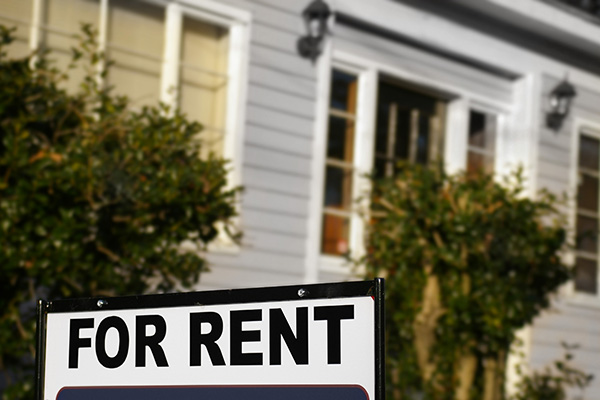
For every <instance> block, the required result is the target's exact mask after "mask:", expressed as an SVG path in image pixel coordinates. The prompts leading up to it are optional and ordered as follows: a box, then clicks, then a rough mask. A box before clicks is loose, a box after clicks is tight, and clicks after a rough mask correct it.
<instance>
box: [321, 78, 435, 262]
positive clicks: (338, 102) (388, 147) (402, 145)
mask: <svg viewBox="0 0 600 400" xmlns="http://www.w3.org/2000/svg"><path fill="white" fill-rule="evenodd" d="M359 81H360V79H359V77H358V75H357V74H353V73H348V72H345V71H342V70H341V69H334V70H333V72H332V79H331V87H330V90H331V94H330V102H329V113H328V133H327V142H326V158H325V171H324V174H325V182H324V184H325V188H324V199H323V215H322V227H321V253H322V254H324V255H332V256H340V255H344V254H345V253H347V252H348V251H349V250H350V243H351V242H353V241H352V240H351V237H352V236H353V233H352V232H351V230H354V229H355V228H356V224H353V223H352V222H353V215H355V214H356V213H354V212H353V208H354V201H355V200H356V192H357V190H356V187H355V186H356V184H357V179H358V178H359V174H358V173H357V164H358V163H359V162H360V161H359V160H358V159H359V157H358V156H357V153H358V152H359V151H360V150H361V149H360V148H359V146H358V143H359V140H358V139H357V123H358V112H357V104H358V100H357V99H358V98H359V97H360V96H359V95H360V93H358V91H359V89H358V88H359V86H360V85H359ZM376 85H377V93H378V94H377V97H376V100H377V101H376V103H375V104H373V106H372V107H374V108H375V110H374V111H375V113H374V115H375V132H374V135H373V133H372V132H371V133H370V134H371V135H372V137H370V142H369V143H370V145H371V146H373V147H374V154H373V159H372V160H371V162H370V165H371V166H372V167H369V168H368V169H372V170H373V172H374V173H375V176H376V177H383V176H390V175H392V174H393V173H394V170H395V168H396V163H397V161H399V160H408V161H410V162H416V163H422V164H426V163H428V162H431V161H433V160H436V159H437V158H439V157H440V156H441V147H442V142H443V134H442V132H443V125H444V119H445V109H446V105H445V103H444V102H443V101H441V100H440V99H439V98H437V97H436V96H434V95H429V94H426V93H424V92H421V91H419V90H413V89H409V88H407V87H405V86H403V85H402V84H398V83H396V82H394V81H392V80H389V79H386V78H380V79H379V82H377V83H376ZM362 143H363V144H364V143H366V142H362ZM354 243H355V242H354Z"/></svg>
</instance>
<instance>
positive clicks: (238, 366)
mask: <svg viewBox="0 0 600 400" xmlns="http://www.w3.org/2000/svg"><path fill="white" fill-rule="evenodd" d="M382 286H383V283H382V281H381V280H376V281H369V282H351V283H339V284H323V285H306V286H294V287H278V288H262V289H241V290H231V291H215V292H195V293H182V294H169V295H152V296H137V297H121V298H108V299H83V300H61V301H57V302H49V303H45V304H43V305H42V307H41V316H40V318H39V320H40V324H41V325H43V326H42V327H41V329H40V330H39V332H40V333H39V337H38V340H39V341H40V344H39V345H38V349H39V351H41V352H42V354H43V357H40V358H39V361H38V362H39V365H38V370H39V373H40V375H41V376H40V377H39V378H38V384H39V388H38V399H40V400H41V399H45V400H74V399H84V398H85V399H86V400H96V399H97V400H101V399H103V400H108V399H110V400H121V399H123V400H124V399H128V400H135V399H138V398H139V399H142V398H143V399H147V398H152V399H165V400H166V399H174V398H175V399H188V398H189V399H192V398H193V399H198V398H219V399H221V400H227V399H232V400H233V399H240V398H244V399H245V400H247V399H250V400H251V399H254V398H256V399H258V398H260V399H262V400H265V399H267V400H268V399H281V398H286V397H287V398H300V397H302V398H305V397H310V398H311V399H312V400H332V399H336V398H339V399H347V400H369V399H378V400H379V399H380V400H383V397H382V396H383V367H382V364H383V343H382V337H381V332H380V330H382V329H381V328H382V304H381V303H382V301H383V288H382Z"/></svg>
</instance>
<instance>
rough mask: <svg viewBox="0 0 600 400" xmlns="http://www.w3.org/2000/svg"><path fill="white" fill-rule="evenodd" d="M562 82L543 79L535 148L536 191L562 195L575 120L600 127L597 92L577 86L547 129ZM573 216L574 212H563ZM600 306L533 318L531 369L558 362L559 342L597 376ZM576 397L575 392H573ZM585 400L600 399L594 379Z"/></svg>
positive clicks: (566, 307) (566, 305)
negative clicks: (566, 108)
mask: <svg viewBox="0 0 600 400" xmlns="http://www.w3.org/2000/svg"><path fill="white" fill-rule="evenodd" d="M559 82H560V79H558V78H556V77H551V76H548V75H544V76H543V77H542V88H541V92H542V93H541V94H542V96H543V99H544V100H543V101H541V102H540V103H541V109H540V110H539V112H540V117H541V118H540V125H541V126H540V136H539V149H538V160H537V163H538V168H537V170H538V178H537V184H538V188H542V187H545V188H547V189H548V190H550V191H552V192H553V193H555V194H557V195H560V194H564V193H568V190H569V189H570V185H571V184H572V183H571V182H570V179H571V175H570V174H571V171H572V169H573V168H576V165H575V163H574V160H572V155H571V154H572V152H571V150H572V149H571V145H572V143H573V141H572V139H573V137H572V135H573V134H579V133H578V132H574V120H575V118H584V119H587V120H591V121H598V122H599V123H600V109H598V104H600V93H596V92H594V91H591V90H589V89H586V88H581V87H577V88H576V90H577V97H576V98H575V101H574V102H573V105H572V108H571V113H570V115H569V117H568V118H567V119H565V121H564V122H563V126H562V127H561V129H560V130H559V131H558V132H555V131H554V130H551V129H549V128H547V127H546V126H545V124H546V122H545V120H546V113H547V111H548V102H547V100H546V99H547V98H548V95H549V93H550V92H551V91H552V89H553V88H554V87H555V86H556V85H557V84H558V83H559ZM564 211H565V212H566V213H569V214H570V213H574V210H564ZM598 337H600V301H597V305H596V306H595V307H594V306H592V307H589V306H584V305H580V304H575V303H573V302H569V300H568V299H563V300H562V301H560V302H555V304H554V306H553V307H552V310H550V311H547V312H544V314H543V315H541V316H540V317H538V318H536V320H535V321H534V324H533V329H532V337H531V339H532V340H531V342H532V345H531V353H530V361H531V367H532V368H534V369H537V370H540V369H542V368H543V367H545V366H547V365H550V364H552V363H553V362H554V361H556V360H558V359H561V358H562V357H563V355H564V351H563V349H562V347H561V342H565V343H568V344H577V345H579V346H580V348H579V349H578V350H576V351H574V354H575V360H574V365H575V366H576V367H578V368H580V369H581V370H583V371H584V372H585V373H588V374H589V373H593V374H595V375H596V376H598V373H600V361H599V360H600V341H598ZM573 393H574V394H575V393H576V392H573ZM585 399H589V400H591V399H594V400H596V399H597V400H600V381H599V380H598V379H595V380H594V381H592V386H591V387H590V388H588V390H586V392H585Z"/></svg>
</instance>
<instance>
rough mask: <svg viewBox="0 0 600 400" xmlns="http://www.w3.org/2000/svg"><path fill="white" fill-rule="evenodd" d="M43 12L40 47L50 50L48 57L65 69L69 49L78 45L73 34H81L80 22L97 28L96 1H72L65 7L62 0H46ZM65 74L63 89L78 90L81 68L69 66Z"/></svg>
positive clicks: (68, 60) (70, 53) (69, 62)
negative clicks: (42, 30) (43, 22)
mask: <svg viewBox="0 0 600 400" xmlns="http://www.w3.org/2000/svg"><path fill="white" fill-rule="evenodd" d="M45 11H46V15H45V21H46V24H47V25H48V28H46V29H44V33H43V41H42V46H43V47H44V48H46V49H49V50H50V51H51V53H50V59H52V60H54V61H55V62H56V64H55V66H56V67H57V68H58V69H59V70H61V71H66V70H67V67H68V65H69V64H71V62H72V51H71V48H73V47H78V46H79V39H77V38H76V37H75V36H76V35H80V36H81V35H82V31H81V24H82V23H86V24H91V25H92V27H93V29H98V28H97V27H98V18H99V15H100V7H99V3H98V1H96V0H74V1H70V2H69V6H68V7H65V2H64V1H63V0H48V1H47V3H46V9H45ZM68 74H69V81H68V82H66V83H65V85H66V89H67V90H69V91H71V92H74V91H76V90H78V89H79V84H80V83H81V82H82V80H83V78H84V76H85V70H84V69H83V68H76V69H71V70H70V71H69V72H68Z"/></svg>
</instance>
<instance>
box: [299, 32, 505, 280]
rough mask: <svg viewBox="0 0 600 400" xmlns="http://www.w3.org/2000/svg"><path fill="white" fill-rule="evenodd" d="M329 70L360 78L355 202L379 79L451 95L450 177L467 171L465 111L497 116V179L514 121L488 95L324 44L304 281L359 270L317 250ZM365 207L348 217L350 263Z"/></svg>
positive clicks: (360, 247)
mask: <svg viewBox="0 0 600 400" xmlns="http://www.w3.org/2000/svg"><path fill="white" fill-rule="evenodd" d="M333 69H340V70H342V71H348V72H350V73H352V71H355V72H354V73H355V74H357V77H358V80H359V85H358V95H357V105H356V126H355V149H354V152H355V154H354V161H355V178H354V181H353V193H354V194H355V197H354V198H355V199H358V198H360V195H361V194H364V193H366V192H368V191H369V190H370V182H369V181H368V179H366V178H364V176H365V175H366V174H368V173H369V172H371V170H372V167H373V153H374V147H375V138H374V131H375V121H376V116H375V113H376V110H375V107H372V106H371V105H373V104H375V103H376V102H377V87H378V83H379V80H380V76H383V75H385V76H391V77H393V78H394V79H398V80H399V81H405V82H408V83H410V84H411V85H415V86H422V87H425V88H429V89H433V90H434V91H439V92H440V93H451V94H452V96H454V97H452V98H451V99H450V100H448V101H447V108H446V122H445V123H444V128H443V130H442V135H443V138H444V140H443V143H444V148H443V149H441V156H442V157H443V159H444V164H445V168H446V170H447V171H448V172H449V173H454V172H457V171H460V170H464V169H465V168H466V160H467V140H468V131H467V130H468V117H469V115H468V113H469V110H470V109H477V110H483V111H485V112H487V113H493V114H495V115H496V118H497V132H496V156H495V160H494V163H495V165H494V171H498V172H497V173H496V174H497V175H498V176H500V175H499V173H500V170H501V168H500V167H501V166H502V165H503V164H505V163H506V162H508V161H509V160H508V159H506V158H505V157H502V153H503V150H504V149H503V144H504V143H503V141H502V136H503V133H504V131H505V126H507V124H508V121H509V120H510V119H511V118H514V104H512V103H511V104H507V103H504V102H502V101H498V100H496V99H494V98H492V97H485V96H482V95H480V94H478V93H474V92H471V91H469V90H466V89H464V88H462V87H459V86H455V85H453V84H451V83H447V82H443V81H433V80H432V79H431V77H428V76H423V75H419V74H418V72H416V71H411V70H407V69H404V68H402V67H400V66H397V65H389V64H385V63H381V62H379V61H374V60H370V59H367V58H365V57H362V56H359V55H356V54H353V53H348V52H346V51H343V50H337V49H333V46H332V43H331V41H328V43H327V44H326V47H325V49H324V52H323V55H322V56H321V58H320V59H319V61H318V65H317V85H318V86H317V90H318V100H317V104H316V106H317V113H316V121H315V125H316V129H315V135H316V137H317V139H316V140H315V141H314V143H313V150H314V154H315V156H314V158H313V164H312V169H311V170H312V173H313V179H312V181H311V186H310V191H311V203H310V209H309V222H308V229H309V232H308V239H307V255H306V261H305V276H304V280H305V281H306V282H317V281H319V280H320V279H322V278H321V276H323V274H325V276H327V275H329V274H331V275H336V276H349V275H351V274H357V275H360V272H361V270H360V267H359V269H358V270H357V269H353V268H351V265H350V263H349V262H348V260H347V259H346V258H345V257H341V256H333V255H327V254H323V253H322V252H321V244H322V243H321V240H322V215H323V199H324V197H323V196H324V188H325V179H324V176H325V165H326V163H325V159H326V154H325V153H326V148H327V137H328V117H329V101H330V86H331V71H332V70H333ZM454 122H457V123H454ZM368 208H369V199H366V198H362V201H361V203H357V204H356V210H357V212H354V213H353V216H352V217H351V222H350V233H349V247H350V257H351V258H352V259H358V258H360V257H361V256H362V255H363V254H364V253H365V248H364V242H363V239H364V234H365V226H364V222H363V219H364V218H368V214H367V213H368ZM359 212H361V213H362V215H361V214H359Z"/></svg>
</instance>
